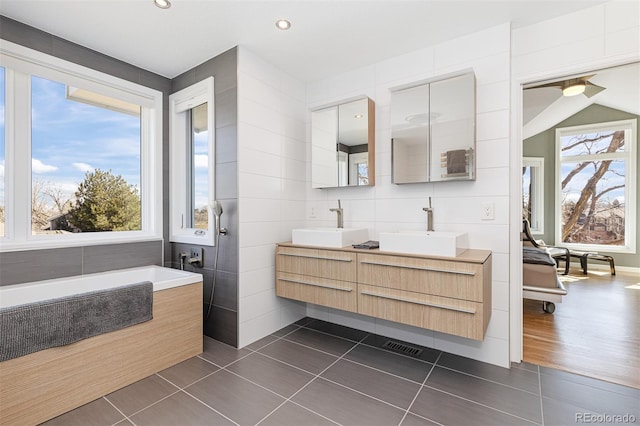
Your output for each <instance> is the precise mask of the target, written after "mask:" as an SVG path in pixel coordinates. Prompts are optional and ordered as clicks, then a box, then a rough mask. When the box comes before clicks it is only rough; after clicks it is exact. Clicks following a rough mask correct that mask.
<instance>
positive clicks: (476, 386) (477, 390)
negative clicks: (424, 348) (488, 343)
mask: <svg viewBox="0 0 640 426" xmlns="http://www.w3.org/2000/svg"><path fill="white" fill-rule="evenodd" d="M426 384H427V385H428V386H431V387H433V388H436V389H439V390H442V391H445V392H449V393H451V394H453V395H457V396H460V397H462V398H466V399H469V400H471V401H474V402H477V403H479V404H483V405H486V406H489V407H491V408H495V409H497V410H500V411H504V412H506V413H509V414H513V415H514V416H518V417H522V418H525V419H527V420H531V421H534V422H537V423H540V421H541V420H542V415H541V413H540V397H539V396H538V395H534V394H531V393H529V392H525V391H522V390H518V389H514V388H511V387H507V386H504V385H500V384H497V383H493V382H490V381H487V380H483V379H479V378H476V377H473V376H469V375H466V374H463V373H459V372H457V371H453V370H448V369H445V368H441V367H438V366H436V367H435V368H434V369H433V371H432V372H431V374H430V375H429V378H428V379H427V382H426Z"/></svg>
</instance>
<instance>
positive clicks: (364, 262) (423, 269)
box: [360, 260, 476, 277]
mask: <svg viewBox="0 0 640 426" xmlns="http://www.w3.org/2000/svg"><path fill="white" fill-rule="evenodd" d="M360 263H363V264H365V265H377V266H393V267H394V268H406V269H418V270H420V271H430V272H445V273H447V274H457V275H469V276H472V277H473V276H475V275H476V273H475V272H467V271H455V270H452V269H443V268H431V267H428V266H409V265H398V264H395V263H386V262H376V261H373V260H361V261H360Z"/></svg>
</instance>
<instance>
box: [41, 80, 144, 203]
mask: <svg viewBox="0 0 640 426" xmlns="http://www.w3.org/2000/svg"><path fill="white" fill-rule="evenodd" d="M31 85H32V154H31V155H32V164H31V167H32V179H34V180H35V179H39V180H42V181H45V182H51V184H52V185H53V186H54V187H59V188H61V189H62V190H63V191H64V192H65V193H67V194H68V195H69V196H72V195H73V192H74V191H75V190H76V189H77V187H78V184H79V183H80V182H82V181H83V180H84V178H85V173H86V172H91V171H93V170H95V169H101V170H105V171H106V170H111V171H112V173H113V174H114V175H121V176H122V177H123V178H124V179H125V180H126V181H127V182H128V183H129V184H132V185H135V186H136V187H137V188H138V189H139V188H140V118H139V117H135V116H132V115H127V114H123V113H121V112H116V111H111V110H108V109H105V108H100V107H95V106H92V105H86V104H83V103H80V102H77V101H73V100H68V99H66V92H65V91H66V87H65V85H64V84H61V83H57V82H53V81H50V80H46V79H43V78H39V77H35V76H34V77H32V79H31Z"/></svg>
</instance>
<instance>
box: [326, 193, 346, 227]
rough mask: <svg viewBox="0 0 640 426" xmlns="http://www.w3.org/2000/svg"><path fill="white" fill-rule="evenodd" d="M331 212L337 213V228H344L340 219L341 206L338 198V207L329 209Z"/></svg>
mask: <svg viewBox="0 0 640 426" xmlns="http://www.w3.org/2000/svg"><path fill="white" fill-rule="evenodd" d="M329 211H331V212H336V213H338V228H344V222H343V219H342V212H343V210H342V206H341V205H340V200H338V208H337V209H329Z"/></svg>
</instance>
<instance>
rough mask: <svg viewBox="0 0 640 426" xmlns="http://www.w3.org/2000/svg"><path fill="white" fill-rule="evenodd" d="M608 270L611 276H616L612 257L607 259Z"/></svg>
mask: <svg viewBox="0 0 640 426" xmlns="http://www.w3.org/2000/svg"><path fill="white" fill-rule="evenodd" d="M608 260H609V269H610V270H611V275H615V274H616V266H615V265H614V264H613V257H611V258H609V259H608Z"/></svg>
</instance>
